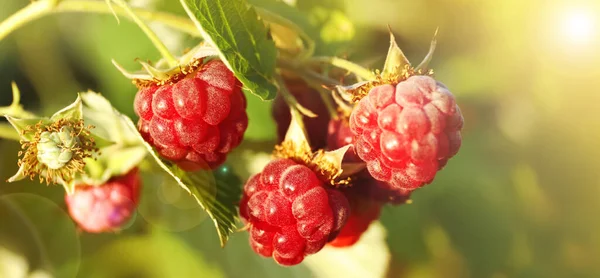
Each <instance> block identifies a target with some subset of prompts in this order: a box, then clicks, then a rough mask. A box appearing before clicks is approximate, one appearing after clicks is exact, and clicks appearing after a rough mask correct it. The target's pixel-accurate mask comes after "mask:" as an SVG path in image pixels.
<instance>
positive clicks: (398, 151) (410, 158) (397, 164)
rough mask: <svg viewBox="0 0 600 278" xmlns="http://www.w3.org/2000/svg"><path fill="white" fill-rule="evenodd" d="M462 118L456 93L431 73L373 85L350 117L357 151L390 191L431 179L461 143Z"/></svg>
mask: <svg viewBox="0 0 600 278" xmlns="http://www.w3.org/2000/svg"><path fill="white" fill-rule="evenodd" d="M462 126H463V117H462V115H461V113H460V109H459V108H458V106H457V105H456V102H455V100H454V96H453V95H452V94H451V93H450V91H448V89H447V88H446V87H445V86H444V85H442V84H441V83H439V82H436V81H435V80H434V79H433V78H431V77H429V76H419V75H416V76H411V77H409V78H408V79H407V80H405V81H402V82H400V83H398V84H397V85H396V86H393V85H389V84H385V85H379V86H376V87H374V88H372V89H371V90H370V91H369V93H368V95H367V96H366V97H364V98H362V99H361V100H360V101H359V102H358V105H357V106H356V108H355V109H354V111H353V112H352V114H351V116H350V128H351V129H352V132H353V133H354V134H355V138H356V143H355V148H356V153H357V154H358V156H359V157H360V158H361V159H362V160H364V161H365V162H366V163H367V169H368V170H369V173H370V174H371V176H373V177H374V178H375V179H377V180H380V181H384V182H387V183H388V184H389V185H390V189H393V190H397V189H403V190H414V189H416V188H419V187H421V186H423V185H425V184H427V183H430V182H431V181H432V180H433V178H434V177H435V174H436V172H437V171H438V170H440V169H441V168H442V167H443V166H444V165H446V162H447V161H448V159H450V158H451V157H452V156H454V155H455V154H456V153H457V152H458V149H459V148H460V144H461V135H460V130H461V128H462Z"/></svg>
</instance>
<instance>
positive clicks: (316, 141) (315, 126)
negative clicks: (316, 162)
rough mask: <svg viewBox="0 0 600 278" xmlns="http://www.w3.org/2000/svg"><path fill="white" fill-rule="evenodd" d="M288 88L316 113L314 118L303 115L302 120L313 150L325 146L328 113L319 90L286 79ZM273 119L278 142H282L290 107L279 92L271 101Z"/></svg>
mask: <svg viewBox="0 0 600 278" xmlns="http://www.w3.org/2000/svg"><path fill="white" fill-rule="evenodd" d="M286 85H287V87H288V90H289V91H290V93H292V95H294V97H296V100H297V101H298V103H300V105H302V106H303V107H305V108H307V109H308V110H310V111H312V112H313V113H315V114H317V117H316V118H310V117H303V118H302V121H303V123H304V127H305V128H306V131H307V133H308V141H309V143H310V146H311V148H312V149H313V150H317V149H322V148H325V146H326V145H327V139H326V138H327V123H328V122H329V119H330V115H329V112H328V111H327V106H325V103H323V100H322V99H321V97H320V96H319V92H318V91H316V90H315V89H313V88H311V87H309V86H308V84H306V83H305V82H303V81H299V80H291V81H287V82H286ZM271 114H272V116H273V119H274V120H275V122H276V123H277V138H278V143H280V142H282V141H283V139H284V138H285V134H286V132H287V130H288V127H289V126H290V121H291V120H292V116H291V114H290V107H289V106H288V105H287V104H286V103H285V101H284V100H283V97H282V96H281V94H277V97H276V98H275V100H274V101H273V110H272V111H271Z"/></svg>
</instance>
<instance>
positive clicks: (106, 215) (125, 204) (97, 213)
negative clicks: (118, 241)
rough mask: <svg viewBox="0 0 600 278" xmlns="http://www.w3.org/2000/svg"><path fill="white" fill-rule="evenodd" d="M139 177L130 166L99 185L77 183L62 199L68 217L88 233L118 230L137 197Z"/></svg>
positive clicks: (135, 205) (139, 184)
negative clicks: (129, 168)
mask: <svg viewBox="0 0 600 278" xmlns="http://www.w3.org/2000/svg"><path fill="white" fill-rule="evenodd" d="M140 187H141V183H140V177H139V174H138V169H137V168H134V169H132V170H131V171H129V173H127V174H126V175H123V176H118V177H114V178H112V179H110V180H109V181H108V182H107V183H105V184H103V185H101V186H89V185H85V184H81V185H77V186H76V187H75V191H74V193H73V194H71V195H66V196H65V202H66V204H67V208H68V211H69V214H70V215H71V218H73V220H74V221H75V222H76V223H77V224H78V225H79V227H80V228H81V229H82V230H84V231H86V232H90V233H102V232H111V231H116V230H118V229H119V228H120V227H121V226H123V225H124V224H126V223H127V222H128V221H129V220H130V219H131V217H132V215H133V213H134V212H135V209H136V207H137V204H138V202H139V196H140Z"/></svg>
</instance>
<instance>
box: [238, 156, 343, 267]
mask: <svg viewBox="0 0 600 278" xmlns="http://www.w3.org/2000/svg"><path fill="white" fill-rule="evenodd" d="M240 215H241V216H242V218H243V219H244V220H245V221H246V223H247V224H248V225H249V232H250V246H251V247H252V249H253V250H254V251H255V252H256V253H258V254H260V255H262V256H264V257H273V259H275V261H276V262H277V263H279V264H281V265H296V264H299V263H300V262H302V260H303V259H304V257H305V256H306V255H310V254H314V253H316V252H318V251H319V250H321V248H323V246H324V245H325V244H326V243H327V242H328V241H331V240H333V239H334V238H335V236H336V235H337V233H338V232H339V231H340V229H341V228H342V227H343V225H344V223H345V222H346V219H347V217H348V215H349V204H348V200H347V199H346V197H345V196H344V194H343V193H341V192H340V191H338V190H336V189H333V188H327V187H326V186H325V184H324V182H323V181H321V180H320V179H319V178H318V176H317V175H316V173H315V172H314V171H313V170H312V169H310V168H309V167H307V166H305V165H302V164H299V163H297V162H295V161H293V160H291V159H285V158H281V159H277V160H274V161H272V162H270V163H269V164H268V165H267V166H266V167H265V168H264V170H263V171H262V172H261V173H258V174H256V175H254V176H253V177H251V178H250V179H249V180H248V182H247V183H246V184H245V186H244V194H243V197H242V201H241V203H240Z"/></svg>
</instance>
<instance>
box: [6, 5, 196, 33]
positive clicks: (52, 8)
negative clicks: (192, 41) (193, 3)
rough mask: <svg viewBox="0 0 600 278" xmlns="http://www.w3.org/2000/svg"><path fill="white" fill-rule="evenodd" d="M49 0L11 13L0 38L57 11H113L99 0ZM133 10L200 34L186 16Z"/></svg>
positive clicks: (120, 12)
mask: <svg viewBox="0 0 600 278" xmlns="http://www.w3.org/2000/svg"><path fill="white" fill-rule="evenodd" d="M55 2H56V1H49V0H38V1H32V2H31V3H30V4H28V5H27V6H25V7H24V8H22V9H21V10H19V11H18V12H16V13H14V14H12V15H11V16H9V17H8V18H6V19H5V20H3V21H2V22H1V23H0V40H2V39H4V38H5V37H6V36H8V35H9V34H10V33H12V32H13V31H15V30H17V29H18V28H20V27H21V26H23V25H25V24H27V23H29V22H31V21H34V20H36V19H38V18H41V17H44V16H47V15H52V14H57V13H96V14H111V13H113V11H111V9H110V8H109V6H108V5H107V4H106V3H104V2H101V1H79V0H69V1H67V0H65V1H58V3H55ZM113 10H114V13H116V14H117V15H120V16H125V17H127V18H129V17H128V16H127V15H128V14H127V12H126V11H125V9H123V8H121V7H113ZM132 10H133V12H135V14H136V15H138V16H139V17H140V18H141V19H143V20H148V21H156V22H160V23H162V24H165V25H166V26H169V27H170V28H173V29H175V30H179V31H181V32H184V33H187V34H190V35H192V36H196V37H198V36H200V33H199V32H198V29H196V27H195V26H194V24H193V22H192V21H191V20H190V19H189V18H186V17H181V16H177V15H174V14H171V13H165V12H158V11H149V10H145V9H140V8H133V9H132Z"/></svg>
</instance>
